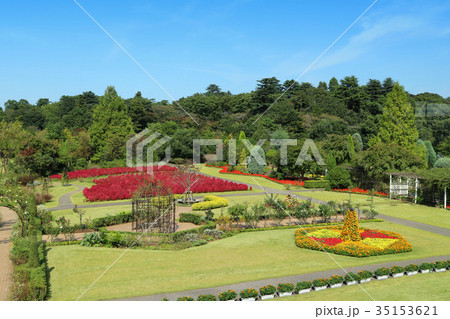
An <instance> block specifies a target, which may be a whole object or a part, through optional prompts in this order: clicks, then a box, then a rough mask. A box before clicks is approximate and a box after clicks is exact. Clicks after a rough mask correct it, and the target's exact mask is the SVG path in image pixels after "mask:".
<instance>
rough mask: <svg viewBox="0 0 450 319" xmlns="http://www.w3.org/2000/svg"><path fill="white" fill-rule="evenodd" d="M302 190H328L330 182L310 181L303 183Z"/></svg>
mask: <svg viewBox="0 0 450 319" xmlns="http://www.w3.org/2000/svg"><path fill="white" fill-rule="evenodd" d="M303 187H304V188H325V189H330V190H331V187H330V182H329V181H328V180H323V179H321V180H310V181H305V185H303Z"/></svg>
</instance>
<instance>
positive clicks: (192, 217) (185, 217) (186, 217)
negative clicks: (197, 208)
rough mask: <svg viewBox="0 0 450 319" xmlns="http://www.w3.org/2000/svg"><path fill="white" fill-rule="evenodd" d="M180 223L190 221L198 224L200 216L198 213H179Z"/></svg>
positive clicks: (200, 221) (200, 219)
mask: <svg viewBox="0 0 450 319" xmlns="http://www.w3.org/2000/svg"><path fill="white" fill-rule="evenodd" d="M180 223H192V224H195V225H200V224H201V223H202V217H201V216H200V215H198V214H191V213H181V214H180Z"/></svg>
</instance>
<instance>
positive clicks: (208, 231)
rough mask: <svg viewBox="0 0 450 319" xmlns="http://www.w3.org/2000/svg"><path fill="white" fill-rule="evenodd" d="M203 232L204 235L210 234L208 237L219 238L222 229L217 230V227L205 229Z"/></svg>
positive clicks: (221, 234)
mask: <svg viewBox="0 0 450 319" xmlns="http://www.w3.org/2000/svg"><path fill="white" fill-rule="evenodd" d="M203 234H204V235H206V236H210V237H212V238H214V239H221V238H222V236H223V231H221V230H217V229H206V230H205V231H204V232H203Z"/></svg>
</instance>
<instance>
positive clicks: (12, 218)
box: [0, 207, 17, 300]
mask: <svg viewBox="0 0 450 319" xmlns="http://www.w3.org/2000/svg"><path fill="white" fill-rule="evenodd" d="M0 214H1V215H2V223H1V225H0V300H8V293H9V287H10V285H11V275H12V271H13V265H12V262H11V260H10V259H9V251H10V249H11V243H10V241H9V237H10V236H11V231H12V226H13V225H14V223H15V222H16V217H17V216H16V213H14V212H13V211H12V210H10V209H9V208H6V207H0Z"/></svg>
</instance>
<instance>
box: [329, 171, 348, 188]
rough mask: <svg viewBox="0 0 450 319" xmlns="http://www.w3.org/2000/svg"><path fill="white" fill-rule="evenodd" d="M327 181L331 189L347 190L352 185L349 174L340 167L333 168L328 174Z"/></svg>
mask: <svg viewBox="0 0 450 319" xmlns="http://www.w3.org/2000/svg"><path fill="white" fill-rule="evenodd" d="M327 179H328V180H329V182H330V187H331V188H332V189H335V188H338V189H341V188H348V187H349V186H350V185H351V184H352V180H351V177H350V173H349V172H348V171H347V170H346V169H345V168H341V167H335V168H333V169H332V170H330V171H329V172H328V175H327Z"/></svg>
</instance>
